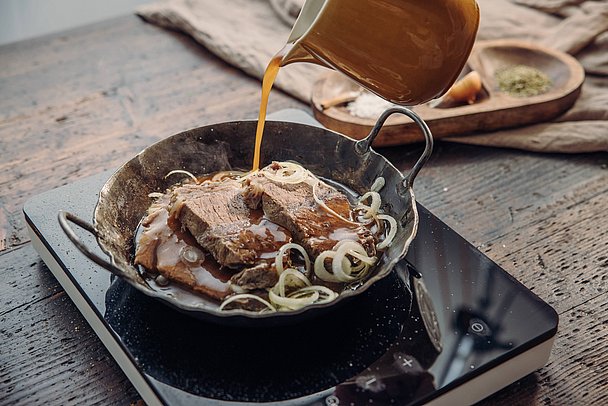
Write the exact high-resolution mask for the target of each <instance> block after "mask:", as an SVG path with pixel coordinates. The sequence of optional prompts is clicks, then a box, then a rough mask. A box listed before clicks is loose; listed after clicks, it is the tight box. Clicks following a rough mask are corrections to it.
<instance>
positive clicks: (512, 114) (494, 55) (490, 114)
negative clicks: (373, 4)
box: [312, 40, 585, 146]
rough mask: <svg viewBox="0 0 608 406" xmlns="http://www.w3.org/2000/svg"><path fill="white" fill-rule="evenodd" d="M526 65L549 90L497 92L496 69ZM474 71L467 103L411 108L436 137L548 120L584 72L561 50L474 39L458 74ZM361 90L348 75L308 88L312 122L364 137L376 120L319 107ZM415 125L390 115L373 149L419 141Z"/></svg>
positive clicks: (333, 75) (571, 97) (332, 75)
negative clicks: (475, 90) (545, 79)
mask: <svg viewBox="0 0 608 406" xmlns="http://www.w3.org/2000/svg"><path fill="white" fill-rule="evenodd" d="M520 64H521V65H528V66H532V67H534V68H536V69H539V70H541V71H542V72H544V73H545V74H546V75H547V76H549V78H550V79H551V81H552V86H551V88H550V89H549V90H548V91H547V92H546V93H543V94H540V95H537V96H532V97H513V96H509V95H508V94H506V93H503V92H501V91H500V90H499V89H498V86H497V84H496V81H495V79H494V73H495V72H496V70H497V69H500V68H503V67H505V66H512V65H520ZM471 70H476V71H477V72H478V73H479V74H480V76H481V79H482V85H483V88H482V91H481V93H480V95H479V96H478V100H477V101H476V102H475V103H474V104H471V105H468V104H464V105H460V106H456V107H449V108H444V107H430V106H429V104H424V105H419V106H415V107H413V110H414V111H415V112H416V113H418V114H419V115H420V117H422V118H423V119H424V120H425V121H426V123H427V124H428V126H429V127H430V129H431V131H432V132H433V135H434V136H435V138H442V137H447V136H452V135H460V134H467V133H472V132H475V131H491V130H497V129H500V128H507V127H516V126H522V125H526V124H531V123H537V122H541V121H547V120H550V119H552V118H554V117H556V116H558V115H559V114H561V113H563V112H564V111H565V110H567V109H568V108H570V107H571V106H572V105H573V104H574V102H575V101H576V99H577V98H578V96H579V94H580V89H581V85H582V83H583V81H584V79H585V72H584V70H583V68H582V66H581V65H580V64H579V63H578V61H577V60H576V59H574V58H573V57H571V56H570V55H567V54H565V53H563V52H559V51H555V50H552V49H549V48H546V47H542V46H539V45H535V44H531V43H526V42H523V41H517V40H497V41H479V42H477V43H476V44H475V46H474V47H473V51H472V52H471V56H470V57H469V60H468V62H467V65H466V66H465V68H464V69H463V72H462V74H461V76H464V75H465V74H467V73H468V72H470V71H471ZM360 89H361V88H360V87H359V85H357V84H356V83H354V82H352V81H351V80H350V79H348V78H347V77H345V76H343V75H341V74H339V73H337V72H334V71H332V72H329V73H328V74H326V75H324V76H323V77H321V78H320V79H319V80H318V81H317V82H316V83H315V84H314V86H313V92H312V106H313V112H314V115H315V118H316V119H317V120H319V121H320V122H321V123H322V124H323V125H324V126H326V127H328V128H330V129H332V130H334V131H338V132H340V133H342V134H345V135H348V136H350V137H353V138H356V139H361V138H363V137H365V136H366V135H367V134H368V133H369V131H370V130H371V128H372V127H373V125H374V123H375V119H368V118H360V117H356V116H353V115H351V114H350V113H349V112H348V110H347V109H346V107H345V104H342V105H338V106H335V107H329V108H327V109H324V108H323V107H321V106H322V103H323V102H325V101H327V100H330V99H333V98H336V97H339V96H341V95H343V94H346V93H348V92H353V91H358V90H360ZM422 140H423V138H422V134H420V132H419V130H418V128H417V127H416V125H415V124H414V123H413V122H412V121H411V120H410V119H408V118H407V117H404V116H401V115H395V116H393V117H391V118H389V120H388V121H387V123H386V124H385V126H384V128H383V129H382V131H381V132H380V136H379V137H378V138H377V139H376V141H375V143H374V145H375V146H389V145H399V144H407V143H411V142H418V141H422Z"/></svg>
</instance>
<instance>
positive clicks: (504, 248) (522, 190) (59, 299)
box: [0, 16, 608, 405]
mask: <svg viewBox="0 0 608 406" xmlns="http://www.w3.org/2000/svg"><path fill="white" fill-rule="evenodd" d="M259 97H260V84H259V82H258V81H257V80H254V79H252V78H249V77H247V76H245V75H244V74H243V73H241V72H240V71H238V70H236V69H234V68H232V67H230V66H228V65H226V64H225V63H224V62H222V61H221V60H220V59H218V58H216V57H214V56H213V55H211V54H210V53H208V52H206V51H205V50H203V49H201V48H200V47H199V46H197V45H196V44H195V43H194V42H193V41H192V40H190V39H189V38H187V37H184V36H182V35H179V34H175V33H171V32H167V31H165V30H162V29H159V28H156V27H154V26H151V25H148V24H146V23H143V22H141V21H140V20H138V19H137V18H136V17H133V16H128V17H121V18H118V19H114V20H110V21H107V22H104V23H100V24H96V25H92V26H88V27H84V28H80V29H77V30H74V31H70V32H66V33H62V34H58V35H52V36H49V37H44V38H40V39H35V40H30V41H26V42H20V43H16V44H11V45H7V46H3V47H0V190H1V194H0V272H1V274H0V275H1V282H0V342H1V343H2V345H0V404H2V405H4V404H28V405H30V404H61V405H64V404H76V403H77V404H92V403H96V402H99V403H102V404H123V405H124V404H129V403H130V402H136V401H137V400H138V399H139V396H138V394H137V393H136V391H135V390H134V389H133V387H132V386H131V384H130V383H129V381H128V380H127V379H126V377H125V375H124V374H123V373H122V372H121V370H120V369H119V368H118V366H117V365H116V363H115V362H114V360H113V359H112V358H111V357H110V355H109V354H108V352H107V351H106V349H105V348H104V347H103V345H102V344H101V342H100V341H99V340H98V339H97V337H96V336H95V334H94V333H93V332H92V330H91V328H90V327H89V326H88V325H87V323H86V322H85V320H84V318H83V317H82V316H81V315H80V314H79V312H78V311H77V309H76V307H75V306H74V305H73V304H72V302H71V301H70V299H69V298H68V297H67V295H66V294H65V292H64V291H63V289H62V288H61V286H60V285H59V284H58V282H57V281H56V280H55V278H54V277H53V276H52V274H51V273H50V271H49V270H48V269H47V267H46V266H45V265H44V263H43V262H42V260H41V259H40V257H39V256H38V255H37V253H36V252H35V251H34V249H33V248H32V245H31V243H30V242H28V236H27V233H26V231H25V222H24V218H23V215H22V212H21V209H22V206H23V204H24V202H25V201H26V200H27V199H28V198H29V197H31V196H34V195H35V194H38V193H40V192H42V191H45V190H49V189H53V188H55V187H58V186H61V185H64V184H67V183H71V182H73V181H75V180H77V179H81V178H84V177H86V176H88V175H92V174H95V173H98V172H101V171H103V170H105V169H109V168H114V167H117V166H119V165H120V164H121V163H123V162H125V161H127V160H128V159H129V158H130V157H131V156H133V155H134V154H136V153H137V152H138V151H140V150H141V149H142V148H144V147H146V146H148V145H149V144H151V143H153V142H155V141H157V140H159V139H161V138H164V137H166V136H168V135H170V134H173V133H176V132H180V131H182V130H184V129H187V128H191V127H195V126H199V125H204V124H209V123H212V122H219V121H227V120H231V119H244V118H253V117H255V116H256V114H257V111H258V103H259ZM287 107H296V108H301V109H306V110H309V107H308V106H306V105H304V104H302V103H300V102H298V101H296V100H294V99H291V98H290V97H288V96H286V95H284V94H282V93H280V92H275V93H273V95H272V97H271V101H270V106H269V111H271V112H272V111H277V110H279V109H282V108H287ZM419 152H420V146H414V147H413V146H403V147H398V148H391V149H386V150H383V151H382V153H384V154H385V156H387V157H388V158H389V159H390V160H391V161H392V162H393V163H395V165H397V166H398V167H399V168H401V169H406V168H408V167H409V165H410V164H411V163H412V161H413V160H414V159H415V157H416V156H417V154H418V153H419ZM416 192H417V195H418V198H419V200H420V201H421V202H422V203H423V204H424V205H425V206H426V207H428V208H429V209H431V210H432V211H433V212H434V213H435V214H437V215H438V216H439V217H440V218H442V219H443V220H444V221H445V222H447V223H448V224H449V225H450V226H451V227H453V228H454V229H455V230H457V231H458V232H459V233H461V234H462V235H463V236H464V237H465V238H467V239H468V240H469V241H471V242H472V243H473V244H474V245H476V246H477V247H479V248H480V249H481V250H482V251H483V252H485V253H486V254H487V255H488V256H489V257H490V258H492V259H493V260H494V261H496V262H497V263H499V264H500V265H501V266H502V267H504V268H505V269H506V270H507V271H508V272H510V273H511V274H512V275H513V276H515V277H516V278H517V279H519V280H520V281H521V282H523V283H524V284H525V285H526V286H527V287H528V288H530V289H532V290H533V291H534V292H536V293H537V294H538V295H539V296H540V297H542V298H543V299H544V300H545V301H547V302H548V303H550V304H551V305H552V306H554V307H555V309H556V310H557V311H558V313H559V314H560V320H561V324H560V331H559V334H558V338H557V341H556V344H555V347H554V350H553V353H552V356H551V360H550V362H549V364H548V365H547V366H546V367H544V368H542V369H541V370H539V371H538V372H536V373H534V374H531V375H529V376H528V377H526V378H524V379H522V380H520V381H519V382H516V383H514V384H512V385H510V386H509V387H507V388H506V389H504V390H502V391H501V392H499V393H497V394H495V395H494V396H492V397H491V398H489V399H487V400H485V401H483V402H482V403H483V404H508V405H511V404H526V405H528V404H538V405H540V404H543V405H549V404H564V405H573V404H607V403H608V367H607V366H606V365H607V362H606V361H608V312H607V310H608V292H607V288H608V215H607V214H606V213H607V209H608V200H607V199H608V198H607V196H608V195H607V194H606V193H607V192H608V154H606V153H598V154H585V155H542V154H537V153H529V152H522V151H514V150H503V149H492V148H481V147H474V146H465V145H458V144H449V143H438V144H437V146H436V149H435V152H434V155H433V157H432V159H431V161H430V163H429V164H428V165H427V166H426V167H425V168H424V169H423V171H422V172H421V174H420V177H419V178H418V180H417V185H416Z"/></svg>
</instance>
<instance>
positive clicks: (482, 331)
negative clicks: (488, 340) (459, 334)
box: [469, 318, 491, 336]
mask: <svg viewBox="0 0 608 406" xmlns="http://www.w3.org/2000/svg"><path fill="white" fill-rule="evenodd" d="M469 331H470V332H471V333H474V334H477V335H480V336H489V335H491V332H490V327H488V325H487V324H486V323H485V322H484V321H483V320H481V319H478V318H472V319H471V321H470V324H469Z"/></svg>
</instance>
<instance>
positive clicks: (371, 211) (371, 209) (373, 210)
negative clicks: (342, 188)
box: [357, 191, 382, 219]
mask: <svg viewBox="0 0 608 406" xmlns="http://www.w3.org/2000/svg"><path fill="white" fill-rule="evenodd" d="M370 198H371V203H370V205H369V206H367V205H365V204H363V202H364V201H366V200H367V199H370ZM381 204H382V199H381V198H380V194H379V193H378V192H373V191H371V192H367V193H365V194H364V195H363V196H361V199H359V205H358V206H357V208H361V209H363V210H365V214H363V217H364V218H366V219H369V218H373V217H376V215H377V214H378V211H379V210H380V205H381Z"/></svg>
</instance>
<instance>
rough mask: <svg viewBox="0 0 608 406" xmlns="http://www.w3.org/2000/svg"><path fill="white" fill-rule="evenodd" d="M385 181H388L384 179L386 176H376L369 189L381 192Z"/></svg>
mask: <svg viewBox="0 0 608 406" xmlns="http://www.w3.org/2000/svg"><path fill="white" fill-rule="evenodd" d="M385 183H386V181H385V180H384V178H383V177H382V176H380V177H379V178H376V180H375V181H374V183H373V184H372V187H371V188H369V190H370V191H371V192H379V191H380V190H381V189H382V188H383V187H384V184H385Z"/></svg>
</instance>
